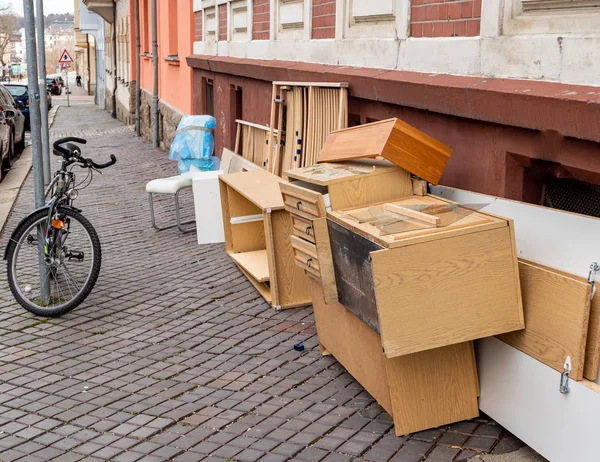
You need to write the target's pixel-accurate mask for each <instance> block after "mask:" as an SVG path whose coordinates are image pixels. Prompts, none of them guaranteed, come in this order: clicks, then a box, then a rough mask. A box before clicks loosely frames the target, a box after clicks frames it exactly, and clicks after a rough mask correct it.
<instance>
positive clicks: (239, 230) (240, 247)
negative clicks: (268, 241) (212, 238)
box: [219, 175, 265, 253]
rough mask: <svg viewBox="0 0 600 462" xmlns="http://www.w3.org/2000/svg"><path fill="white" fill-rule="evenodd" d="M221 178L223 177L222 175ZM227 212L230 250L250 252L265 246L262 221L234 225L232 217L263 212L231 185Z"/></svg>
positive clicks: (228, 190) (228, 192)
mask: <svg viewBox="0 0 600 462" xmlns="http://www.w3.org/2000/svg"><path fill="white" fill-rule="evenodd" d="M219 178H223V175H221V176H220V177H219ZM226 197H227V210H228V212H227V214H228V216H229V221H228V222H227V224H225V223H223V226H224V227H225V229H227V228H229V231H228V232H226V235H227V234H229V236H230V241H229V244H228V246H227V249H228V250H231V251H233V252H236V253H240V252H250V251H253V250H260V249H264V248H265V235H264V228H263V224H262V223H261V222H254V223H243V224H239V225H235V226H232V225H231V218H232V217H240V216H246V215H256V214H259V213H262V211H261V209H260V208H258V207H257V206H256V205H254V204H253V203H252V202H250V201H249V200H248V199H246V198H245V197H244V196H242V195H241V194H240V193H239V192H237V191H236V190H235V189H233V188H232V187H231V186H228V187H227V195H226Z"/></svg>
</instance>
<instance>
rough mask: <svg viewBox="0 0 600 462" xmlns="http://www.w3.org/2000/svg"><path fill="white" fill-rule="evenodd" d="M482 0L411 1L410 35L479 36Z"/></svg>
mask: <svg viewBox="0 0 600 462" xmlns="http://www.w3.org/2000/svg"><path fill="white" fill-rule="evenodd" d="M481 2H482V0H446V1H444V0H412V6H411V21H410V32H411V34H410V35H411V36H412V37H474V36H477V35H479V27H480V24H481Z"/></svg>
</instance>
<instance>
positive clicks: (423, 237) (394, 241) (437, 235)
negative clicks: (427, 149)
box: [327, 195, 506, 248]
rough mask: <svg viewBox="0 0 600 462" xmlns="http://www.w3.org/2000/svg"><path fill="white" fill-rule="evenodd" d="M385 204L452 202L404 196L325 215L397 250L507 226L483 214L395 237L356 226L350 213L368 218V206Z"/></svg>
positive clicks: (382, 244)
mask: <svg viewBox="0 0 600 462" xmlns="http://www.w3.org/2000/svg"><path fill="white" fill-rule="evenodd" d="M385 203H391V204H398V205H418V204H427V205H429V204H431V205H438V204H439V205H444V204H452V203H453V202H451V201H446V200H444V199H442V198H438V197H435V196H431V195H427V196H424V197H421V196H411V197H403V198H399V199H394V200H391V199H387V200H384V201H381V202H379V203H371V204H368V205H366V206H365V205H361V206H359V207H352V208H348V209H341V210H334V211H331V212H328V213H327V217H328V218H330V219H331V220H333V221H335V222H337V223H339V224H341V225H343V226H345V227H347V228H348V229H351V230H352V231H354V232H355V233H357V234H360V235H361V236H363V237H365V238H367V239H370V240H372V241H374V242H376V243H377V244H379V245H381V246H382V247H387V248H396V247H403V246H407V245H413V244H416V243H420V242H427V241H430V240H435V239H441V238H445V237H450V236H458V235H461V234H469V233H475V232H480V231H483V230H487V229H495V228H502V227H504V226H506V220H504V219H501V218H497V217H494V216H490V215H488V214H485V213H481V212H475V213H472V214H471V215H469V216H467V217H464V218H462V219H461V220H458V221H457V222H455V223H452V224H451V225H448V226H444V227H442V228H426V229H416V230H413V231H407V232H403V233H397V234H388V235H381V232H380V231H379V229H377V227H375V226H373V225H372V224H370V223H359V222H358V221H357V220H356V219H355V218H353V217H352V216H351V214H355V213H357V212H359V213H361V212H362V213H363V215H369V213H370V212H369V207H371V206H377V205H382V204H385Z"/></svg>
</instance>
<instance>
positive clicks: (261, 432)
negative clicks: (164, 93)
mask: <svg viewBox="0 0 600 462" xmlns="http://www.w3.org/2000/svg"><path fill="white" fill-rule="evenodd" d="M79 91H80V89H73V94H72V95H71V96H72V98H71V100H72V107H66V106H64V105H63V100H65V99H66V95H63V96H62V97H60V100H59V98H56V103H55V104H61V107H60V109H59V110H58V113H57V115H56V118H55V120H54V124H53V126H52V128H51V132H50V136H51V139H56V138H58V137H62V136H66V135H73V136H82V137H84V138H87V139H88V144H87V145H86V146H84V147H83V153H84V156H89V157H92V158H93V159H94V160H96V161H99V162H102V161H105V160H106V159H108V157H109V155H110V154H115V155H116V156H117V158H118V163H117V164H116V165H115V166H114V167H111V168H109V169H107V170H105V171H104V172H103V174H102V175H95V176H94V182H93V183H92V185H91V186H90V187H89V188H87V189H84V190H82V191H80V196H79V199H78V201H77V202H76V206H77V207H79V208H81V209H82V210H83V213H84V215H85V216H86V217H87V218H88V219H90V221H91V222H92V223H93V225H94V226H95V228H96V230H97V231H98V234H99V236H100V239H101V243H102V250H103V262H102V271H101V274H100V278H99V281H98V283H97V285H96V287H95V289H94V291H93V292H92V294H91V295H90V296H89V297H88V298H87V300H86V301H85V302H84V303H83V304H82V305H81V306H80V307H79V308H77V309H76V310H75V311H74V312H72V313H69V314H67V315H65V316H63V317H61V318H58V319H44V318H36V317H34V316H32V315H30V314H29V313H27V312H26V311H25V310H24V309H22V308H21V307H20V306H18V305H17V304H16V302H15V301H14V299H13V298H12V296H11V294H10V291H9V289H8V287H7V284H6V273H5V268H4V267H2V268H1V269H0V279H1V280H2V285H1V286H0V336H1V340H0V349H1V350H2V352H3V355H2V357H1V359H0V373H1V374H2V378H3V380H2V382H3V383H2V385H0V389H1V391H2V393H1V395H0V448H3V449H2V451H1V455H0V459H1V460H2V461H4V462H8V461H13V460H28V461H38V460H39V461H42V460H45V461H48V460H52V461H56V462H62V461H78V460H84V459H85V460H86V461H99V460H114V461H122V462H125V461H137V460H140V461H161V460H177V461H199V460H207V461H213V460H214V461H225V460H240V461H254V460H259V459H260V460H263V461H284V460H290V459H293V460H307V461H316V460H326V461H350V460H357V459H360V460H366V461H387V460H392V461H394V462H400V461H420V460H427V461H437V462H442V461H444V462H445V461H448V462H450V461H459V460H468V459H470V458H472V457H474V456H476V455H477V454H480V453H485V452H491V453H493V454H502V453H507V452H511V451H515V450H517V449H518V448H520V447H522V446H524V444H523V443H522V442H520V441H519V440H518V439H516V438H515V437H514V436H512V435H511V434H510V433H508V432H507V431H506V430H504V429H503V428H502V427H501V426H499V425H498V424H496V423H495V422H493V421H492V420H490V419H489V418H487V417H486V416H484V415H482V416H481V417H480V418H478V419H474V420H472V421H467V422H460V423H456V424H452V425H448V426H444V427H441V428H436V429H432V430H428V431H424V432H420V433H416V434H413V435H406V436H402V437H397V436H395V435H394V431H393V425H392V419H391V417H390V416H389V414H387V413H386V412H385V411H384V410H383V409H382V408H381V407H380V406H379V405H378V404H377V403H376V402H375V401H374V400H373V398H372V397H371V396H370V395H369V394H367V393H366V392H365V391H364V390H363V389H362V387H361V386H360V385H359V384H358V383H357V382H356V381H355V380H354V379H353V377H352V376H351V375H350V374H348V373H347V372H346V371H345V370H344V369H343V368H342V367H341V366H340V365H339V364H338V363H337V362H336V361H335V359H333V358H332V357H331V356H329V357H321V355H320V352H319V347H318V341H317V336H316V330H315V326H314V317H313V314H312V310H311V308H310V307H307V308H299V309H291V310H285V311H281V312H276V311H274V310H272V309H271V308H270V307H269V306H268V305H267V303H266V302H265V301H264V300H263V299H262V298H261V297H260V295H259V294H258V292H256V290H255V289H254V288H253V286H252V285H251V284H250V283H249V282H248V280H247V279H246V278H245V277H244V275H243V274H242V273H241V272H240V271H239V270H238V269H237V268H236V266H235V265H234V264H233V262H232V261H231V260H230V259H229V258H228V256H227V255H226V253H225V251H224V247H223V245H220V244H219V245H205V246H198V245H197V244H196V236H195V234H193V233H191V234H187V235H179V234H178V233H177V232H175V231H163V232H156V231H154V230H153V229H152V228H151V226H150V221H149V208H148V202H147V195H146V193H145V190H144V187H145V184H146V182H148V181H149V180H151V179H155V178H161V177H166V176H170V175H174V174H176V164H175V163H174V162H171V161H169V160H168V159H167V156H166V154H165V153H164V152H162V151H159V150H156V149H153V148H152V147H151V144H150V143H148V142H147V141H143V140H141V139H138V138H136V137H135V135H134V133H133V130H132V127H131V126H125V125H122V124H121V123H120V122H118V121H115V120H113V119H111V118H110V115H109V114H108V113H107V112H105V111H101V110H99V109H98V108H97V107H95V106H94V105H93V104H91V103H90V100H89V97H87V96H85V95H81V94H80V93H79ZM53 160H57V158H56V157H54V156H53ZM182 206H183V212H184V215H187V217H188V218H190V214H192V213H193V208H192V203H191V198H190V197H189V196H186V197H185V198H184V200H183V202H182ZM171 207H172V204H171V200H170V199H168V200H167V199H165V200H159V201H157V219H158V220H159V222H162V223H164V222H165V221H168V220H171V219H172V213H173V211H172V208H171ZM32 209H33V186H32V178H31V175H29V177H28V178H27V180H26V181H25V183H24V186H23V188H22V190H21V193H20V194H19V196H18V199H17V201H16V203H15V206H14V209H13V211H12V214H11V216H10V217H9V220H8V222H7V224H6V226H5V230H4V233H3V235H2V237H1V239H0V242H1V243H2V246H3V247H4V246H6V243H7V239H8V236H9V235H10V232H11V231H12V229H14V227H15V226H16V225H17V223H18V221H19V219H20V218H21V217H23V216H25V215H26V214H27V213H28V212H29V211H31V210H32ZM184 218H185V216H184ZM297 343H303V344H304V347H305V350H304V352H297V351H294V349H293V345H294V344H297ZM529 456H531V457H532V458H530V457H529ZM529 456H528V457H523V458H517V460H542V459H538V458H534V457H535V455H533V456H532V455H531V453H529ZM489 460H490V461H491V460H496V459H489ZM498 460H500V459H498ZM512 460H514V459H512Z"/></svg>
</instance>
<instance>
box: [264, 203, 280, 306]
mask: <svg viewBox="0 0 600 462" xmlns="http://www.w3.org/2000/svg"><path fill="white" fill-rule="evenodd" d="M264 225H265V241H266V245H267V257H268V258H267V262H268V270H269V280H270V281H271V295H272V301H273V305H274V306H276V307H277V306H279V305H280V300H279V281H278V279H277V262H276V260H275V240H274V238H273V220H272V219H271V211H267V212H266V213H265V214H264Z"/></svg>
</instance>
